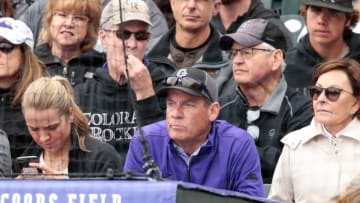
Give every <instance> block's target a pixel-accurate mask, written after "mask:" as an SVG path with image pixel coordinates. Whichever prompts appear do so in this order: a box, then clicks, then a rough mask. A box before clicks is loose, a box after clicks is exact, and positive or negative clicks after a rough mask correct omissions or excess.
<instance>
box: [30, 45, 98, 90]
mask: <svg viewBox="0 0 360 203" xmlns="http://www.w3.org/2000/svg"><path fill="white" fill-rule="evenodd" d="M34 52H35V54H36V55H37V56H38V57H39V59H40V60H41V61H43V62H44V63H45V65H46V67H47V70H48V72H49V73H50V75H51V76H55V75H60V76H63V77H66V78H67V79H68V80H69V81H70V82H71V84H72V85H73V86H75V85H77V84H79V83H81V82H84V81H85V80H86V79H88V78H91V77H92V75H93V73H94V72H95V69H96V68H97V67H100V66H101V65H102V64H103V63H104V62H105V56H104V55H103V54H101V53H99V52H97V51H95V50H93V49H90V50H88V51H86V52H84V53H82V54H81V55H80V56H79V57H77V58H73V59H71V60H70V61H69V62H68V63H65V62H64V61H62V60H61V59H59V58H58V57H56V56H54V55H52V53H51V50H50V48H49V46H48V45H47V44H42V45H40V46H37V47H36V48H35V50H34Z"/></svg>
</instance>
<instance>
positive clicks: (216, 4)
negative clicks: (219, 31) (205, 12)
mask: <svg viewBox="0 0 360 203" xmlns="http://www.w3.org/2000/svg"><path fill="white" fill-rule="evenodd" d="M220 6H221V2H220V1H219V0H215V3H214V10H213V12H212V15H213V16H216V15H217V14H218V13H219V12H220Z"/></svg>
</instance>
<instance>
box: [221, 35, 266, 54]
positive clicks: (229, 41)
mask: <svg viewBox="0 0 360 203" xmlns="http://www.w3.org/2000/svg"><path fill="white" fill-rule="evenodd" d="M234 41H235V42H237V43H239V44H240V45H241V46H244V47H252V46H255V45H258V44H261V43H262V41H261V40H259V39H257V38H256V37H252V36H251V34H249V33H245V32H236V33H233V34H227V35H224V36H222V37H221V38H220V48H221V49H222V50H229V49H231V47H232V46H233V44H234Z"/></svg>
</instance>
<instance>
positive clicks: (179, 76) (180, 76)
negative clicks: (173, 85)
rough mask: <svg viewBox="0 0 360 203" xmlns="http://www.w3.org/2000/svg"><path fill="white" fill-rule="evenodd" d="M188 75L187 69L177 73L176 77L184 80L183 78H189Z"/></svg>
mask: <svg viewBox="0 0 360 203" xmlns="http://www.w3.org/2000/svg"><path fill="white" fill-rule="evenodd" d="M187 75H188V72H187V70H186V69H180V70H179V71H178V72H177V74H176V77H178V78H183V77H185V76H187Z"/></svg>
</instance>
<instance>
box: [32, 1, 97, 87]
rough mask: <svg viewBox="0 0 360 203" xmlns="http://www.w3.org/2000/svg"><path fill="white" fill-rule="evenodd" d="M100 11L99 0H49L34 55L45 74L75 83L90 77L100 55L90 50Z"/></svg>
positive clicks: (94, 39) (95, 37)
mask: <svg viewBox="0 0 360 203" xmlns="http://www.w3.org/2000/svg"><path fill="white" fill-rule="evenodd" d="M100 14H101V4H100V1H99V0H82V1H79V0H63V1H58V0H49V1H48V3H47V6H46V9H45V15H44V19H43V25H42V30H41V33H40V37H39V42H38V46H37V47H36V48H35V54H36V55H37V56H38V57H39V58H40V59H41V60H42V61H43V62H44V63H45V65H46V67H47V69H48V71H49V73H50V74H51V75H52V76H54V75H61V76H63V77H65V78H67V79H68V80H69V81H70V82H71V84H72V85H73V86H74V85H77V84H79V83H81V82H83V81H84V80H86V79H87V78H91V77H92V75H93V72H94V70H95V68H96V67H99V66H101V65H102V64H103V62H104V56H103V55H102V54H100V53H99V52H97V51H95V50H94V49H93V47H94V45H95V44H96V41H97V32H98V28H99V21H100Z"/></svg>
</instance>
